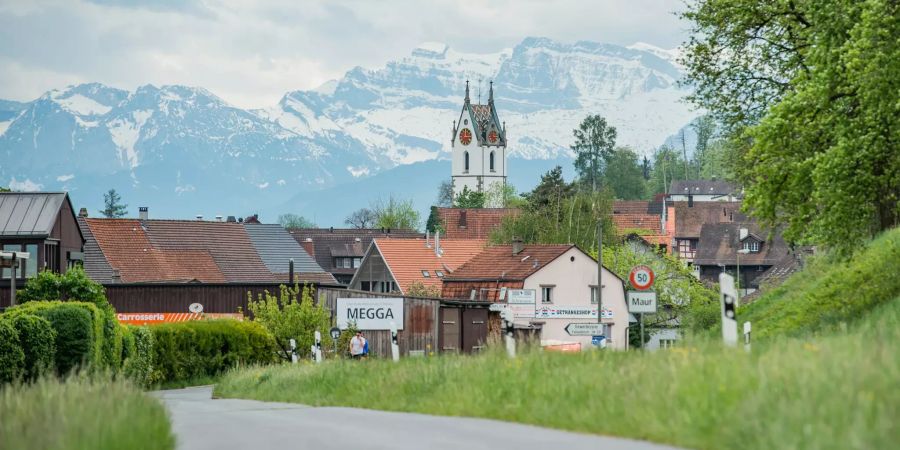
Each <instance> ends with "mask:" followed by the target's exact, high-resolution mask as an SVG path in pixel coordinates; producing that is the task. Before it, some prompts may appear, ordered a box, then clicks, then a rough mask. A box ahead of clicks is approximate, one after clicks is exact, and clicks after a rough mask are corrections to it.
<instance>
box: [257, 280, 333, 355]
mask: <svg viewBox="0 0 900 450" xmlns="http://www.w3.org/2000/svg"><path fill="white" fill-rule="evenodd" d="M312 292H313V290H312V288H311V287H310V286H303V290H302V291H301V290H300V287H299V286H294V287H293V288H288V287H285V286H281V290H280V292H279V295H278V296H277V297H276V296H274V295H271V294H269V292H268V291H266V292H265V294H260V295H259V297H258V298H257V300H254V299H253V298H252V297H249V298H248V299H247V309H248V310H249V311H250V313H251V314H252V315H253V321H254V322H256V323H258V324H260V325H262V326H264V327H265V328H266V330H268V331H269V333H272V336H274V337H275V342H276V344H277V345H278V347H279V349H280V350H281V351H280V354H281V357H282V358H284V359H285V360H287V361H290V360H291V346H290V340H291V339H294V340H296V341H297V351H298V352H299V354H301V355H305V354H307V353H308V351H309V348H310V347H311V346H312V345H313V344H315V332H316V330H319V332H320V333H322V347H323V348H330V347H331V335H329V334H328V330H329V329H330V328H331V313H330V312H329V311H328V310H326V309H325V307H324V306H323V305H321V304H319V305H316V304H315V301H314V300H313V296H312ZM248 296H249V294H248Z"/></svg>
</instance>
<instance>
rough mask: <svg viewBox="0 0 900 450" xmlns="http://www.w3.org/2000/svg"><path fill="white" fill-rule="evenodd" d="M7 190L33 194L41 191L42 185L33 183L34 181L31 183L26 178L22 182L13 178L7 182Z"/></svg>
mask: <svg viewBox="0 0 900 450" xmlns="http://www.w3.org/2000/svg"><path fill="white" fill-rule="evenodd" d="M9 188H10V189H11V190H13V191H21V192H35V191H40V190H41V189H43V188H44V185H43V184H40V183H35V182H34V181H31V180H30V179H27V178H26V179H25V180H23V181H18V180H16V178H15V177H13V179H12V180H10V181H9Z"/></svg>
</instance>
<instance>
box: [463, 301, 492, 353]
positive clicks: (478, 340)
mask: <svg viewBox="0 0 900 450" xmlns="http://www.w3.org/2000/svg"><path fill="white" fill-rule="evenodd" d="M462 315H463V330H462V335H463V339H462V341H463V351H464V352H466V353H475V352H478V351H480V350H481V349H483V348H484V347H485V345H487V337H488V310H487V309H486V308H466V309H464V310H463V314H462Z"/></svg>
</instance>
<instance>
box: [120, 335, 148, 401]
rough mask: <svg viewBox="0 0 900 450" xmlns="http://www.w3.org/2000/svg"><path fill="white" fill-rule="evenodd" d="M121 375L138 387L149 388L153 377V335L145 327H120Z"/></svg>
mask: <svg viewBox="0 0 900 450" xmlns="http://www.w3.org/2000/svg"><path fill="white" fill-rule="evenodd" d="M122 330H123V333H124V336H125V338H124V339H123V342H124V345H123V354H122V360H123V363H122V373H123V374H124V375H125V376H126V377H128V378H129V379H131V380H132V381H133V382H135V383H136V384H138V385H140V386H149V385H150V384H151V382H152V378H151V377H152V376H153V357H154V350H153V347H154V344H153V333H152V332H151V331H150V329H149V328H147V327H136V326H131V325H129V326H125V327H122Z"/></svg>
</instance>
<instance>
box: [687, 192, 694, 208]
mask: <svg viewBox="0 0 900 450" xmlns="http://www.w3.org/2000/svg"><path fill="white" fill-rule="evenodd" d="M693 207H694V194H688V208H693Z"/></svg>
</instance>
